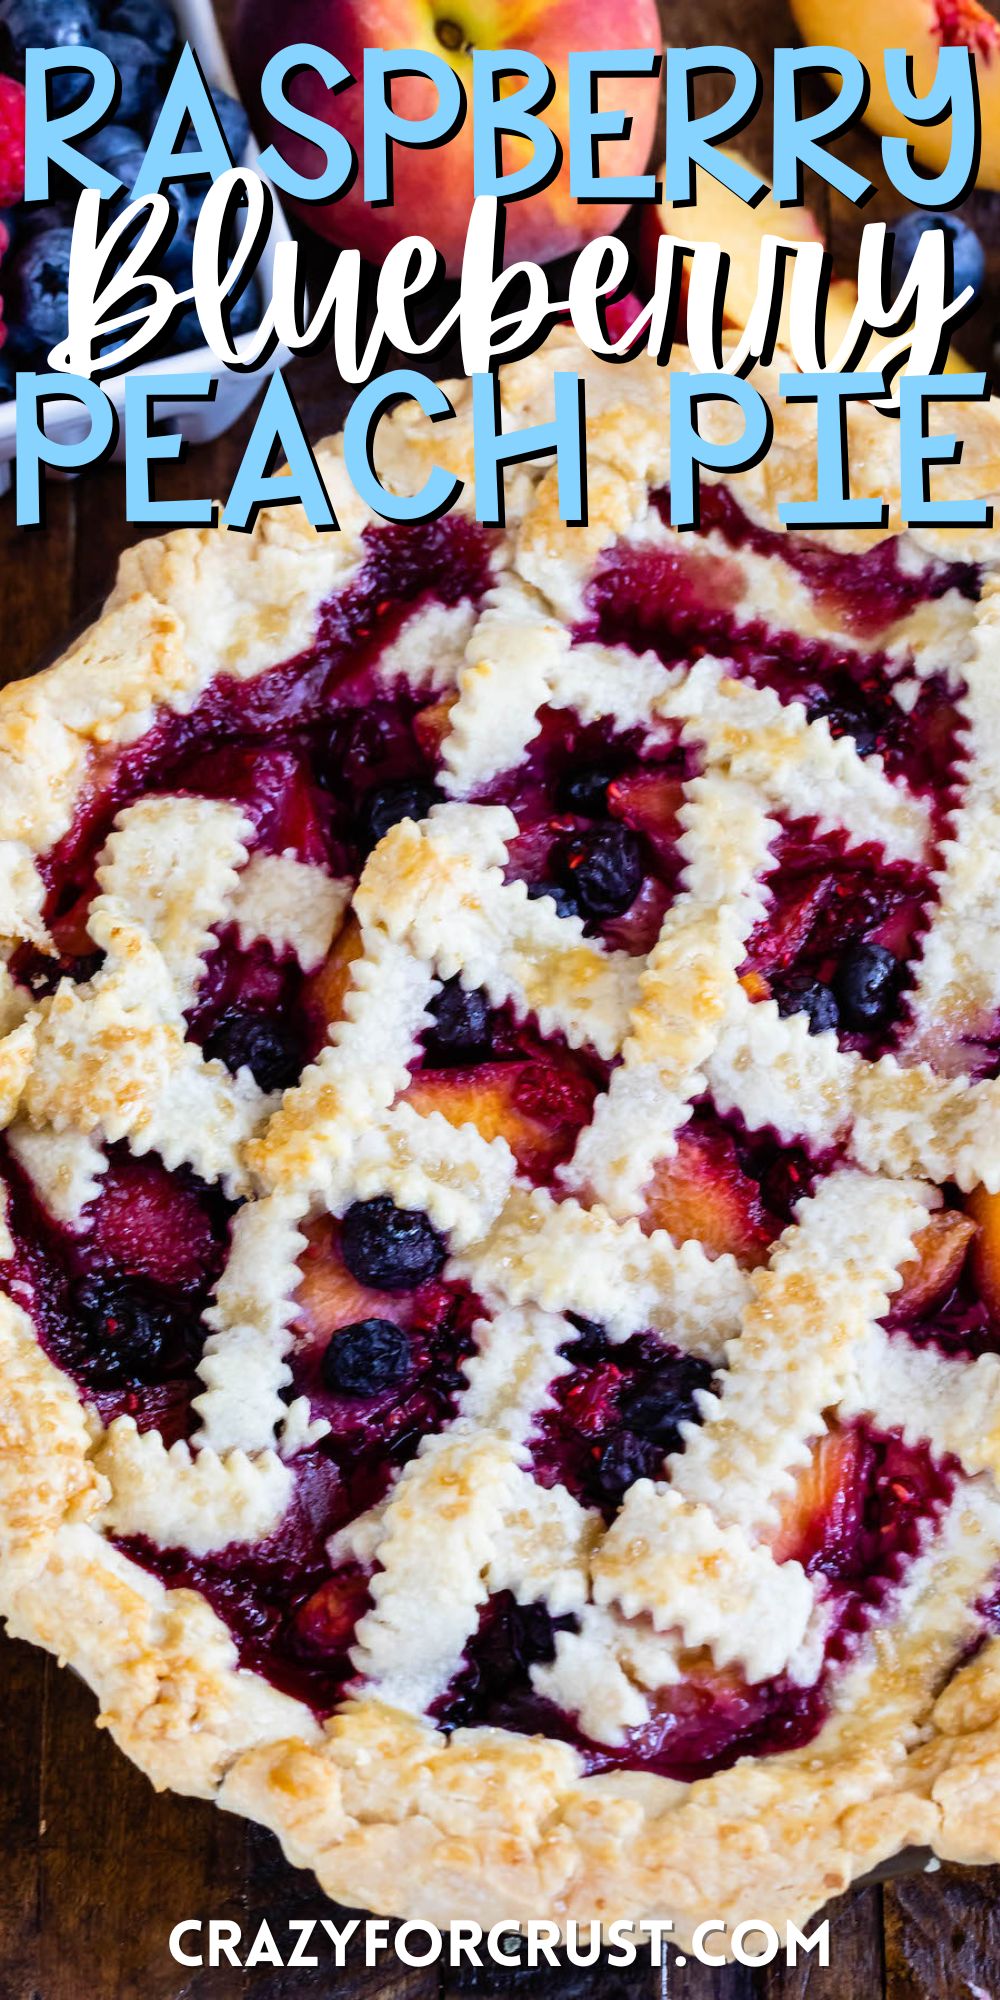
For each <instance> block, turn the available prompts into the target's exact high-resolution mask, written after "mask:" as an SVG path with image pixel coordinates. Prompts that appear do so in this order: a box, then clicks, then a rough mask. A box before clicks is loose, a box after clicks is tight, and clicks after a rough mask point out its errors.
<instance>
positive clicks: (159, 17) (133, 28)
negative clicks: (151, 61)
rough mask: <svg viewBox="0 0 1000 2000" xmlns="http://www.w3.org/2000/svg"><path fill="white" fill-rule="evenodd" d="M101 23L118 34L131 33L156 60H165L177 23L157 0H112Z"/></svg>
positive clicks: (173, 45) (175, 41)
mask: <svg viewBox="0 0 1000 2000" xmlns="http://www.w3.org/2000/svg"><path fill="white" fill-rule="evenodd" d="M105 25H106V26H107V27H109V28H114V29H115V31H116V33H118V34H122V35H135V36H136V37H137V38H138V40H139V41H140V42H145V44H146V47H147V49H148V50H149V52H150V54H151V55H153V56H155V57H156V60H157V62H161V63H162V62H165V61H166V59H167V57H168V56H169V55H171V54H172V52H173V50H174V49H175V48H176V46H177V22H176V21H175V19H174V16H173V13H172V11H171V9H170V8H169V7H166V6H164V5H162V3H161V0H115V5H114V6H113V7H111V8H110V10H109V12H108V14H107V15H106V17H105Z"/></svg>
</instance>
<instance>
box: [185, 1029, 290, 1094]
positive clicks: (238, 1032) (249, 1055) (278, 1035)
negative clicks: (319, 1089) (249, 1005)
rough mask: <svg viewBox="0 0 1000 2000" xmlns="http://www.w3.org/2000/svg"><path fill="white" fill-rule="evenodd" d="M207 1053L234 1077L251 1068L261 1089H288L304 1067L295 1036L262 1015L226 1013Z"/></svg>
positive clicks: (209, 1042) (206, 1046)
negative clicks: (223, 1064) (242, 1070)
mask: <svg viewBox="0 0 1000 2000" xmlns="http://www.w3.org/2000/svg"><path fill="white" fill-rule="evenodd" d="M205 1054H206V1056H208V1057H209V1058H212V1057H216V1058H217V1059H218V1060H219V1061H220V1062H224V1063H225V1065H226V1068H227V1069H228V1070H230V1071H231V1072H232V1074H233V1076H235V1075H236V1073H237V1071H238V1070H241V1069H248V1070H249V1071H250V1074H251V1076H252V1077H253V1079H254V1082H255V1083H258V1084H259V1085H260V1088H261V1090H266V1091H272V1090H288V1089H289V1088H290V1087H291V1085H292V1084H293V1083H296V1082H297V1081H298V1077H299V1072H300V1069H301V1064H300V1062H299V1055H298V1050H297V1048H296V1045H295V1040H294V1037H293V1036H292V1035H291V1034H290V1033H289V1031H288V1030H287V1029H286V1028H285V1027H284V1026H282V1025H281V1024H280V1023H279V1022H277V1021H267V1020H265V1019H264V1017H263V1015H261V1014H238V1013H233V1014H224V1015H223V1018H222V1020H221V1021H220V1022H219V1024H218V1026H217V1027H216V1028H214V1029H213V1031H212V1033H211V1034H210V1035H209V1037H208V1040H207V1041H206V1043H205Z"/></svg>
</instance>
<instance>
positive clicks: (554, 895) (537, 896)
mask: <svg viewBox="0 0 1000 2000" xmlns="http://www.w3.org/2000/svg"><path fill="white" fill-rule="evenodd" d="M543 896H548V897H549V899H550V901H552V902H553V903H554V904H555V906H556V914H557V915H558V916H560V917H578V916H579V914H580V905H579V903H578V902H577V899H576V897H575V895H574V894H573V891H572V889H568V888H567V887H566V884H565V883H564V882H532V883H531V884H530V885H529V888H528V901H529V902H530V903H537V902H539V901H540V900H541V898H542V897H543Z"/></svg>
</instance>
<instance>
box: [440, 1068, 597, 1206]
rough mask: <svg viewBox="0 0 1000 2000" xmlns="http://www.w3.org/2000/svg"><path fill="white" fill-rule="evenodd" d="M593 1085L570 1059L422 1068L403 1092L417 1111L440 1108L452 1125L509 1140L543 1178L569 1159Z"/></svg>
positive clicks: (523, 1164) (521, 1160)
mask: <svg viewBox="0 0 1000 2000" xmlns="http://www.w3.org/2000/svg"><path fill="white" fill-rule="evenodd" d="M594 1096H595V1087H594V1086H593V1085H591V1084H590V1082H589V1081H588V1079H587V1078H586V1077H584V1076H583V1075H582V1074H581V1072H580V1071H579V1070H577V1069H575V1068H574V1067H573V1066H572V1065H571V1064H570V1063H568V1062H560V1061H559V1060H557V1059H552V1060H548V1059H546V1060H544V1061H540V1062H533V1061H531V1060H528V1061H525V1062H507V1063H502V1062H498V1063H490V1062H485V1063H477V1064H476V1065H475V1066H474V1067H473V1068H471V1069H438V1070H426V1069H425V1070H419V1071H418V1072H417V1075H416V1076H415V1077H414V1079H413V1082H412V1083H411V1084H410V1086H409V1089H408V1090H407V1091H406V1092H405V1093H404V1101H405V1102H406V1103H407V1104H412V1105H413V1108H414V1110H415V1111H420V1112H422V1113H424V1114H427V1113H428V1112H431V1111H440V1112H441V1114H442V1116H443V1117H445V1118H447V1119H448V1121H449V1124H452V1125H475V1127H476V1129H477V1131H479V1132H481V1133H482V1135H483V1138H484V1139H497V1138H500V1139H506V1141H507V1144H508V1146H509V1147H510V1149H511V1152H512V1153H513V1155H514V1158H515V1159H516V1161H517V1164H518V1166H519V1167H520V1169H521V1171H522V1172H523V1173H526V1174H530V1175H531V1176H532V1177H533V1178H534V1179H544V1178H545V1176H546V1175H548V1174H550V1173H551V1172H552V1171H553V1169H554V1168H555V1167H556V1166H558V1165H559V1164H560V1162H561V1161H563V1160H565V1159H567V1158H568V1157H569V1154H570V1153H571V1151H572V1149H573V1142H574V1139H575V1138H576V1134H577V1133H578V1132H579V1130H580V1128H581V1126H583V1125H586V1124H587V1123H588V1122H589V1120H590V1116H591V1112H592V1110H593V1102H594Z"/></svg>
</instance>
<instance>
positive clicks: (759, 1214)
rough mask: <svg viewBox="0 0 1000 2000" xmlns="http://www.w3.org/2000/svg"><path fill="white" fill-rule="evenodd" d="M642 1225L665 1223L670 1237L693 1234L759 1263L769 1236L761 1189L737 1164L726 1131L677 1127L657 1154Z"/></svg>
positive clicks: (679, 1239)
mask: <svg viewBox="0 0 1000 2000" xmlns="http://www.w3.org/2000/svg"><path fill="white" fill-rule="evenodd" d="M639 1220H640V1222H641V1223H642V1226H643V1228H644V1229H645V1230H647V1231H650V1230H654V1229H666V1230H667V1231H668V1233H669V1234H670V1235H671V1236H672V1237H673V1239H674V1241H675V1243H686V1242H687V1241H688V1239H689V1238H690V1237H696V1238H697V1239H698V1241H699V1242H700V1243H702V1244H704V1246H705V1249H706V1250H709V1251H712V1252H713V1253H714V1254H715V1255H716V1256H721V1255H722V1254H723V1252H725V1251H727V1250H728V1251H729V1252H731V1254H732V1255H733V1256H734V1257H735V1258H737V1260H738V1261H739V1262H740V1263H741V1264H749V1265H756V1264H762V1263H764V1261H765V1259H766V1258H767V1254H768V1251H769V1249H770V1246H771V1242H772V1240H773V1233H774V1232H773V1230H771V1229H770V1228H769V1227H768V1222H767V1218H766V1215H765V1210H764V1204H763V1202H762V1200H761V1194H760V1189H759V1187H758V1185H757V1182H756V1181H755V1180H752V1179H751V1178H750V1175H749V1174H745V1173H744V1171H743V1169H742V1167H741V1166H740V1163H739V1159H738V1156H737V1152H736V1147H735V1145H734V1144H733V1141H732V1139H731V1138H730V1137H729V1135H728V1133H725V1132H722V1133H718V1134H716V1133H701V1132H682V1133H681V1135H680V1137H679V1139H678V1141H677V1150H676V1152H675V1153H674V1154H673V1155H672V1157H671V1158H670V1159H668V1160H660V1161H659V1162H658V1164H657V1166H656V1167H655V1169H654V1172H653V1178H652V1180H651V1181H650V1183H649V1187H648V1189H647V1192H646V1205H645V1208H644V1209H643V1211H642V1214H641V1215H640V1217H639Z"/></svg>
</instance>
